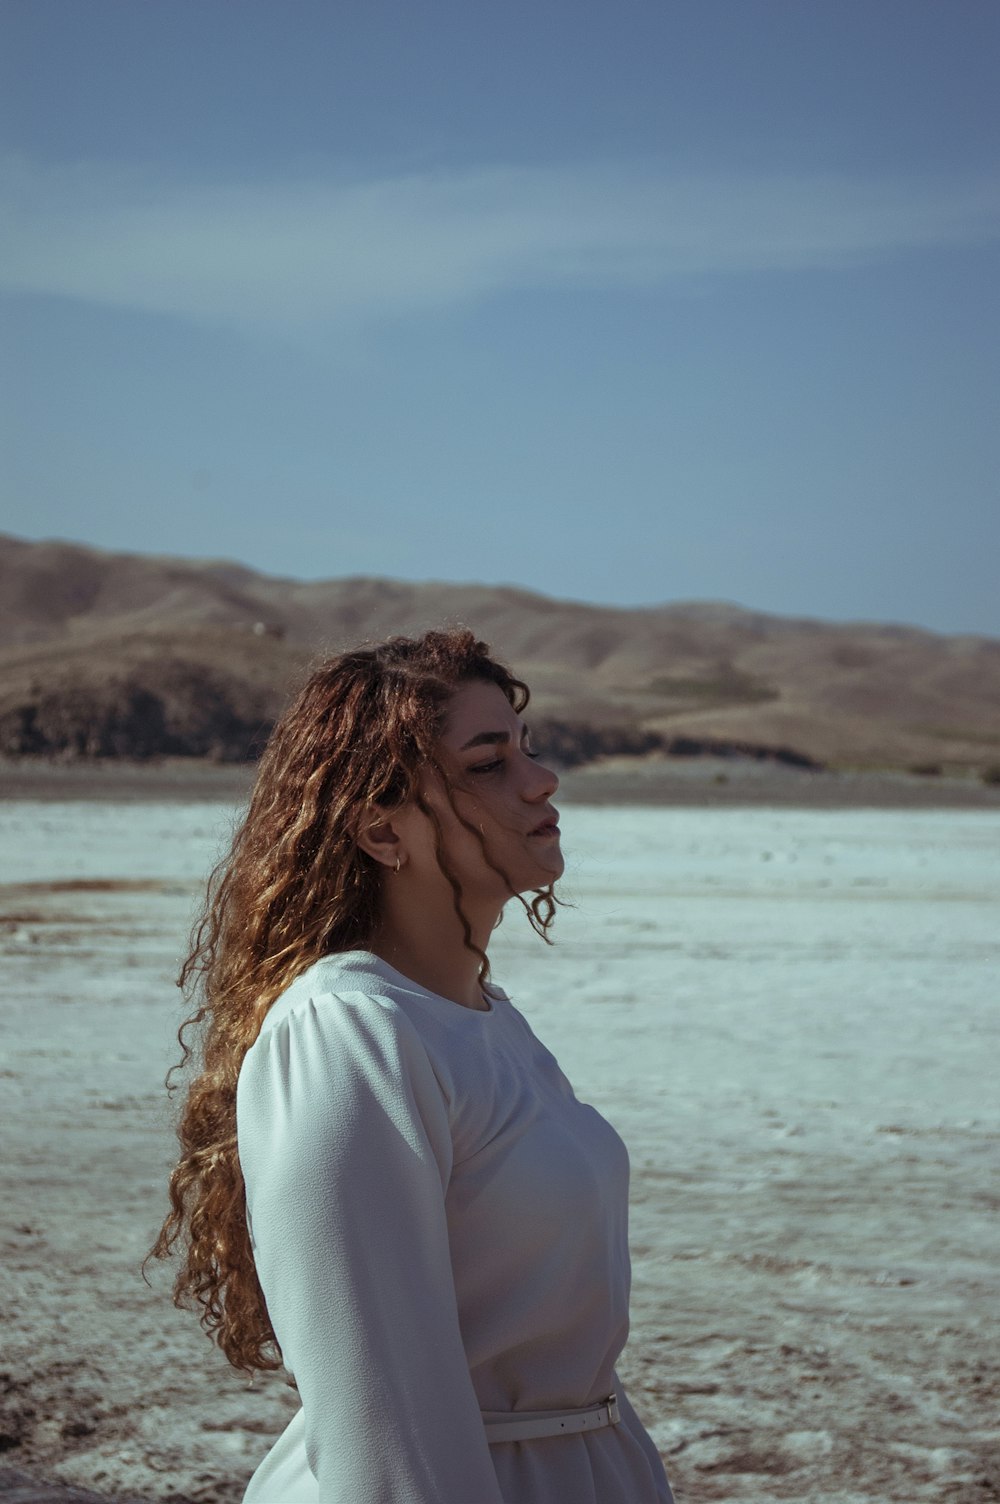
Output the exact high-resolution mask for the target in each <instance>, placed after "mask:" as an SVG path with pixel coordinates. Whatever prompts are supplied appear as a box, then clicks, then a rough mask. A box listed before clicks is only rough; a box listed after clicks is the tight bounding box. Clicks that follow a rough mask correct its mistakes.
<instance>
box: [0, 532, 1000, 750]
mask: <svg viewBox="0 0 1000 1504" xmlns="http://www.w3.org/2000/svg"><path fill="white" fill-rule="evenodd" d="M445 623H448V624H456V623H461V624H463V625H467V626H469V627H472V628H473V629H474V630H475V631H476V632H477V633H478V634H479V635H480V636H482V637H484V638H486V640H487V641H488V642H490V643H491V645H492V646H493V648H494V649H495V650H496V651H497V652H498V653H500V654H501V655H502V656H503V657H505V658H506V659H507V660H508V661H509V662H510V663H511V665H512V666H513V667H514V668H515V669H516V671H517V672H518V673H519V674H521V675H522V676H523V677H524V678H526V679H527V681H528V682H529V683H530V684H531V686H532V691H533V696H532V710H533V723H534V724H535V726H536V731H537V732H538V733H540V734H541V735H540V739H541V740H543V741H546V742H547V743H548V745H549V747H550V749H551V750H553V751H555V752H557V753H559V754H560V756H561V758H562V760H563V761H565V762H574V761H580V760H582V759H585V758H587V757H592V756H595V755H599V754H600V753H602V752H633V753H637V752H648V751H655V750H671V749H673V750H674V751H675V752H687V753H690V752H692V751H697V750H713V749H714V750H716V751H729V752H735V751H738V750H743V751H745V752H747V753H750V754H752V755H755V756H776V757H778V758H779V759H783V760H788V761H796V760H798V761H802V762H806V761H809V760H811V761H814V762H818V763H824V764H827V765H831V766H835V767H849V766H850V767H884V766H895V767H912V766H919V765H931V766H938V765H940V766H942V767H945V768H946V769H948V770H954V771H964V770H974V769H982V768H985V767H986V766H989V765H994V764H996V763H997V762H1000V640H996V639H994V638H987V637H977V636H946V635H942V634H939V633H935V632H929V631H925V630H922V629H920V628H917V627H908V626H893V625H879V624H870V623H847V624H840V623H829V622H823V621H818V620H812V619H809V618H801V619H800V618H790V617H780V616H771V615H767V614H765V613H763V612H756V611H749V610H745V609H743V608H742V607H739V606H734V605H727V604H722V603H706V602H678V603H673V604H669V605H662V606H653V607H642V608H631V609H630V608H622V607H613V606H597V605H588V604H585V603H582V602H576V601H560V600H554V599H552V598H550V597H548V596H544V595H539V594H535V593H533V592H531V591H528V590H521V589H516V588H513V587H510V586H488V585H456V584H447V583H437V582H429V583H421V584H413V583H408V582H405V581H400V580H384V579H370V578H358V577H355V578H347V579H330V580H321V581H301V580H289V579H279V578H275V577H272V576H269V575H264V574H260V573H258V572H256V571H254V570H251V569H248V568H245V567H243V566H240V565H237V564H231V563H226V562H216V561H203V560H188V559H177V558H161V557H155V556H146V555H138V554H124V553H122V554H119V553H109V552H104V551H101V550H98V549H94V548H89V547H85V546H83V545H80V544H74V543H64V542H41V543H35V542H28V541H26V540H22V539H18V538H13V537H9V536H2V535H0V752H2V753H3V754H5V755H7V756H23V755H28V754H47V755H52V754H54V753H55V754H62V755H83V756H88V755H89V756H116V755H118V756H133V757H134V756H138V757H143V756H154V755H160V754H163V753H170V754H175V755H195V756H212V757H216V758H221V759H239V758H244V757H246V756H248V755H252V753H253V750H254V748H255V747H258V746H259V745H260V743H261V741H262V739H263V737H264V736H265V735H266V732H267V729H268V728H269V726H270V725H271V724H272V723H273V720H274V718H275V716H276V715H277V714H278V713H279V711H280V709H281V707H282V705H283V704H284V703H285V701H286V699H287V697H288V695H289V693H290V692H291V690H292V689H293V688H294V687H295V685H296V684H297V683H298V682H300V680H301V677H302V675H303V673H304V672H305V671H306V669H307V668H308V666H309V664H310V663H311V662H313V661H315V660H316V659H317V658H318V657H320V656H322V655H323V654H325V653H329V652H334V651H337V650H339V649H340V648H342V647H345V646H348V645H354V644H357V643H359V642H361V641H364V640H366V639H372V638H379V637H382V636H385V635H387V634H389V633H394V632H403V633H412V632H416V631H420V630H422V629H423V628H426V627H428V626H434V625H441V624H445Z"/></svg>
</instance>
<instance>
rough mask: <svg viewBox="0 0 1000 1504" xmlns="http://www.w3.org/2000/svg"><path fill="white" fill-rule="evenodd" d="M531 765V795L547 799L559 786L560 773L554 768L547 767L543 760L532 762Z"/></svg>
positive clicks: (534, 797)
mask: <svg viewBox="0 0 1000 1504" xmlns="http://www.w3.org/2000/svg"><path fill="white" fill-rule="evenodd" d="M530 766H531V772H532V774H533V777H532V779H531V794H530V797H531V798H533V799H547V798H548V797H549V795H550V794H554V793H555V791H556V789H557V788H558V787H559V775H558V773H557V772H556V771H555V769H554V768H547V767H546V766H545V764H544V763H543V762H532V763H531V764H530Z"/></svg>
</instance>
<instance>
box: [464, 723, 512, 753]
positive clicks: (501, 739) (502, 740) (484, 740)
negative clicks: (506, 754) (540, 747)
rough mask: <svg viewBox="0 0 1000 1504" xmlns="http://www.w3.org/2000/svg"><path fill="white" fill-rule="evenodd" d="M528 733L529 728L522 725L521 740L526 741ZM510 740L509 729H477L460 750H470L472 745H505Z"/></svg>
mask: <svg viewBox="0 0 1000 1504" xmlns="http://www.w3.org/2000/svg"><path fill="white" fill-rule="evenodd" d="M527 734H528V728H527V726H522V727H521V740H522V742H523V741H524V739H525V737H526V736H527ZM509 741H510V732H509V731H477V732H476V734H475V736H473V737H471V738H470V739H469V740H468V741H467V742H465V743H464V745H463V746H461V747H460V748H459V751H460V752H468V750H469V748H470V747H485V746H496V745H497V744H500V745H505V744H506V743H507V742H509Z"/></svg>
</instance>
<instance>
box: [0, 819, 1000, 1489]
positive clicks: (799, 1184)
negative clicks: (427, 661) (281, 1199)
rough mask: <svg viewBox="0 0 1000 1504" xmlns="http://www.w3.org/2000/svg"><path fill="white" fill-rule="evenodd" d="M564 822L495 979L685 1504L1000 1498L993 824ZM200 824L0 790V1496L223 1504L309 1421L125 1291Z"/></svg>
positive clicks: (626, 1365) (999, 1143) (155, 1141)
mask: <svg viewBox="0 0 1000 1504" xmlns="http://www.w3.org/2000/svg"><path fill="white" fill-rule="evenodd" d="M873 818H875V817H873ZM577 822H578V837H577V839H576V843H575V851H576V860H575V864H574V863H571V878H570V881H569V885H568V889H567V892H568V895H569V896H570V897H571V898H573V900H574V902H575V904H576V908H575V909H571V910H567V911H565V912H564V913H562V914H561V915H560V926H561V932H562V939H561V942H560V945H559V946H558V947H557V949H556V950H554V951H546V950H544V949H542V948H540V947H539V946H538V944H537V942H535V941H533V940H532V939H531V938H530V937H526V936H525V935H524V934H523V927H521V926H518V925H517V922H516V920H515V919H514V918H513V916H511V918H510V919H509V920H507V921H505V924H504V926H503V927H502V929H501V931H500V933H499V935H498V945H497V951H498V960H497V961H496V963H495V964H496V972H497V975H498V977H499V978H500V979H501V980H502V981H503V982H504V983H505V985H506V986H507V987H508V990H509V991H510V992H511V993H512V995H513V996H514V997H515V1000H516V1001H518V1002H519V1004H520V1005H521V1006H522V1007H523V1008H524V1010H525V1012H526V1013H527V1014H528V1016H529V1018H531V1020H532V1022H533V1024H534V1026H535V1027H536V1028H537V1029H538V1031H539V1033H540V1034H541V1035H542V1037H543V1038H545V1039H546V1041H547V1042H548V1043H550V1044H551V1045H552V1046H553V1047H554V1048H555V1050H556V1053H557V1054H558V1055H559V1056H560V1059H561V1060H562V1062H563V1064H564V1066H565V1068H566V1069H567V1070H568V1072H569V1074H570V1075H571V1077H572V1078H573V1079H574V1081H575V1082H576V1085H577V1088H578V1090H579V1092H580V1094H581V1095H582V1096H585V1097H587V1098H589V1099H590V1100H593V1101H595V1102H596V1103H597V1105H598V1106H600V1107H601V1108H602V1110H604V1111H605V1112H606V1113H607V1115H608V1116H609V1117H611V1119H612V1120H613V1121H614V1122H615V1124H616V1126H617V1127H618V1128H619V1130H620V1131H621V1132H622V1133H623V1136H624V1137H625V1139H626V1141H627V1142H628V1144H629V1146H630V1150H631V1153H632V1159H633V1193H634V1194H633V1208H634V1209H633V1221H632V1233H633V1249H634V1298H633V1337H632V1341H631V1343H630V1345H629V1348H628V1350H627V1353H626V1357H625V1361H624V1362H623V1363H622V1365H621V1373H622V1377H623V1378H624V1380H625V1382H626V1384H627V1386H628V1388H629V1390H630V1393H631V1394H632V1397H633V1400H634V1402H635V1404H636V1407H637V1409H638V1410H639V1411H640V1413H641V1414H642V1416H643V1417H644V1419H645V1420H646V1422H647V1424H648V1425H649V1426H650V1429H651V1431H652V1433H653V1435H654V1437H655V1439H656V1441H657V1443H658V1445H659V1447H660V1449H661V1451H662V1453H663V1455H664V1457H665V1460H666V1463H667V1468H668V1471H669V1474H670V1476H671V1480H672V1482H673V1485H674V1489H675V1492H676V1495H677V1499H678V1504H708V1501H725V1504H766V1501H779V1500H786V1501H787V1500H797V1501H813V1500H817V1501H819V1500H823V1501H829V1504H989V1501H994V1500H1000V1366H998V1353H1000V1343H998V1340H997V1338H998V1335H1000V1332H998V1301H997V1296H998V1294H1000V1288H998V1287H1000V1260H998V1253H1000V1237H998V1219H997V1212H998V1209H1000V1200H998V1197H997V1188H996V1179H995V1176H996V1170H997V1161H998V1151H1000V1106H998V1102H997V1093H996V1088H995V1079H994V1073H993V1071H992V1068H991V1063H995V1060H996V1042H997V1013H996V1008H995V1001H996V986H995V981H996V966H997V961H998V959H1000V943H998V940H997V932H996V924H995V917H996V899H997V897H998V896H1000V867H998V863H997V858H998V856H1000V818H998V817H997V815H996V814H994V813H984V814H983V815H981V816H980V815H974V814H970V813H963V814H958V815H947V814H944V813H941V814H936V815H930V814H927V813H920V812H916V813H913V814H906V813H903V812H893V813H891V814H882V815H880V816H878V817H877V823H876V824H874V825H873V824H872V823H871V820H869V819H867V818H866V817H864V816H861V815H857V814H853V815H852V814H845V813H844V812H837V811H832V812H831V811H825V812H824V811H819V812H812V813H808V814H800V813H799V812H796V811H789V810H785V811H777V812H769V811H766V810H749V811H725V810H713V811H700V812H698V811H693V812H687V811H676V810H657V811H645V810H641V809H639V810H631V811H617V810H611V809H598V810H590V811H581V812H580V813H579V815H578V816H577ZM949 822H951V823H949ZM565 823H567V825H568V827H569V828H570V829H572V823H573V822H572V820H569V821H567V822H565ZM218 827H219V811H218V810H216V809H213V808H212V807H210V806H202V807H200V808H199V807H191V806H184V805H169V804H164V805H160V806H150V807H143V806H139V805H133V806H127V807H122V806H117V807H115V806H102V805H96V804H90V805H82V804H77V805H70V804H44V805H42V804H39V805H36V806H33V805H29V804H23V803H16V804H14V805H7V806H3V805H0V834H2V835H3V837H4V840H5V841H6V843H7V845H6V848H5V849H6V855H5V857H4V858H3V867H2V869H0V878H2V879H3V883H2V885H0V960H2V963H3V967H4V974H5V989H4V1003H3V1006H4V1012H5V1026H4V1035H5V1047H4V1058H3V1061H2V1071H0V1075H2V1079H3V1084H4V1098H5V1103H6V1106H5V1134H6V1149H5V1155H4V1159H3V1163H2V1169H0V1175H2V1182H0V1196H2V1207H3V1226H2V1235H0V1236H2V1244H3V1264H4V1271H5V1272H4V1276H3V1288H2V1303H3V1320H4V1329H5V1337H4V1351H3V1360H2V1373H0V1389H2V1398H0V1405H2V1409H0V1445H2V1446H3V1447H4V1448H5V1449H6V1458H5V1460H6V1461H7V1462H9V1463H10V1464H11V1467H10V1469H8V1471H7V1472H6V1474H3V1475H0V1496H4V1497H7V1498H9V1499H10V1500H11V1501H12V1504H29V1501H39V1504H40V1501H42V1500H43V1499H44V1500H45V1501H46V1504H57V1501H58V1500H59V1499H63V1498H65V1499H66V1500H67V1501H68V1498H69V1497H70V1496H69V1495H66V1496H64V1495H63V1494H62V1493H61V1492H60V1491H59V1489H60V1487H61V1486H65V1485H71V1484H74V1485H77V1486H78V1487H79V1488H82V1489H92V1490H97V1491H98V1492H99V1493H100V1494H102V1495H107V1496H110V1497H114V1498H116V1499H119V1500H126V1499H127V1500H133V1499H139V1500H148V1501H154V1500H155V1501H163V1504H167V1501H171V1504H188V1501H190V1504H235V1501H237V1500H239V1499H240V1497H241V1494H242V1489H243V1487H244V1485H245V1481H246V1479H247V1477H248V1475H249V1473H250V1472H251V1471H252V1469H253V1467H254V1466H255V1465H256V1463H257V1461H258V1460H259V1459H260V1457H261V1456H262V1455H263V1453H264V1451H265V1450H266V1448H267V1445H268V1438H269V1437H271V1436H272V1435H274V1434H275V1433H276V1432H277V1431H278V1430H279V1429H280V1428H281V1426H282V1425H283V1424H284V1422H285V1421H286V1420H287V1419H288V1418H289V1417H290V1415H291V1414H292V1413H293V1411H294V1409H295V1398H294V1396H293V1394H292V1393H291V1391H289V1390H288V1389H287V1388H286V1387H285V1386H284V1385H283V1384H282V1381H281V1379H280V1377H268V1378H265V1379H264V1380H258V1381H257V1382H256V1383H255V1384H254V1385H253V1387H250V1388H248V1387H247V1386H246V1382H245V1381H244V1380H243V1379H241V1378H240V1377H238V1376H237V1375H236V1374H234V1373H233V1372H232V1371H231V1370H229V1369H228V1367H227V1365H226V1364H225V1362H224V1361H223V1360H222V1359H221V1357H220V1356H219V1355H218V1354H217V1353H216V1352H215V1351H214V1349H213V1348H212V1347H211V1346H210V1345H209V1343H208V1342H207V1341H206V1340H205V1339H204V1337H202V1335H201V1334H200V1332H199V1330H198V1327H197V1323H196V1321H195V1319H194V1318H193V1317H192V1316H190V1315H186V1314H183V1313H179V1312H175V1311H174V1310H173V1308H172V1307H171V1306H170V1305H169V1303H168V1301H167V1298H166V1290H167V1280H166V1277H165V1273H164V1271H162V1270H159V1271H157V1272H156V1273H155V1275H154V1279H153V1285H152V1288H147V1286H146V1285H144V1284H143V1282H142V1280H141V1279H140V1277H139V1274H138V1264H139V1261H140V1259H141V1258H142V1255H143V1253H144V1251H145V1249H146V1247H147V1245H148V1243H149V1241H150V1240H151V1238H152V1236H153V1234H154V1232H155V1229H156V1226H157V1222H158V1219H159V1217H160V1215H161V1214H162V1210H163V1194H164V1178H165V1173H166V1169H167V1166H168V1164H169V1162H170V1154H171V1147H170V1142H169V1137H168V1125H167V1115H166V1111H165V1109H164V1106H163V1103H162V1095H161V1092H160V1081H161V1079H162V1075H163V1072H164V1070H165V1069H166V1066H167V1065H168V1064H169V1063H171V1061H172V1059H173V1058H174V1050H173V1047H172V1041H171V1027H172V1022H173V1021H175V1019H174V1014H175V1012H176V997H177V995H176V993H172V990H171V985H170V983H171V977H172V975H173V973H174V971H175V969H176V963H177V959H178V955H179V951H180V947H181V945H182V944H183V938H184V934H185V931H186V924H187V920H188V917H189V914H190V911H191V906H192V903H193V902H194V900H195V897H196V892H197V884H196V882H195V877H196V875H197V874H198V873H200V872H201V871H202V870H204V867H205V866H206V865H207V860H208V857H209V854H210V852H211V849H212V846H213V844H214V842H215V840H216V839H217V832H218ZM570 840H571V843H572V837H570ZM643 843H645V846H644V845H643ZM643 850H645V851H646V856H645V857H643V856H641V853H642V851H643ZM623 853H633V855H632V856H630V857H629V859H628V861H625V859H624V856H623ZM635 853H640V855H638V856H636V855H634V854H635ZM26 1475H28V1476H34V1477H36V1478H47V1479H49V1480H50V1482H49V1485H48V1486H47V1488H42V1487H41V1486H38V1487H35V1488H33V1487H28V1486H26V1485H25V1482H24V1480H25V1477H26ZM5 1490H6V1494H5ZM359 1504H361V1501H359ZM468 1504H476V1501H474V1500H469V1501H468Z"/></svg>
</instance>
